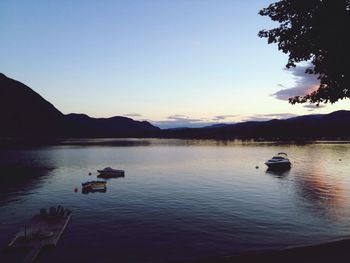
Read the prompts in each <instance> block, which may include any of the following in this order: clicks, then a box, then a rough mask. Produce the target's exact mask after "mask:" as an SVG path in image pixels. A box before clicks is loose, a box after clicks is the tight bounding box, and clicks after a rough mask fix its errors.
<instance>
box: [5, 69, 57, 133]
mask: <svg viewBox="0 0 350 263" xmlns="http://www.w3.org/2000/svg"><path fill="white" fill-rule="evenodd" d="M63 119H64V115H63V114H62V113H61V112H60V111H59V110H57V109H56V108H55V107H54V106H53V105H52V104H51V103H50V102H48V101H46V100H45V99H44V98H42V97H41V96H40V95H39V94H38V93H36V92H35V91H33V90H32V89H31V88H29V87H28V86H26V85H24V84H22V83H21V82H18V81H16V80H13V79H10V78H8V77H6V76H5V75H4V74H1V73H0V123H1V129H0V136H22V135H26V136H33V135H36V136H41V135H46V134H57V135H58V134H59V133H60V128H61V127H62V122H63Z"/></svg>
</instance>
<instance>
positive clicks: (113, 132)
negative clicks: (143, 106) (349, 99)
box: [0, 73, 350, 139]
mask: <svg viewBox="0 0 350 263" xmlns="http://www.w3.org/2000/svg"><path fill="white" fill-rule="evenodd" d="M0 123H1V129H0V137H39V138H42V137H45V136H46V137H158V138H195V139H207V138H208V139H209V138H211V139H233V138H242V139H249V138H257V139H258V138H261V139H322V138H332V139H337V138H350V111H336V112H333V113H330V114H324V115H323V114H315V115H305V116H299V117H293V118H290V119H286V120H270V121H261V122H258V121H250V122H242V123H236V124H219V125H212V126H209V127H204V128H177V129H168V130H160V129H159V128H157V127H155V126H153V125H152V124H150V123H149V122H146V121H135V120H132V119H130V118H126V117H112V118H91V117H89V116H87V115H84V114H68V115H64V114H62V113H61V112H60V111H59V110H57V109H56V108H55V107H54V106H53V105H52V104H51V103H49V102H48V101H46V100H45V99H43V98H42V97H41V96H40V95H39V94H37V93H36V92H34V91H33V90H32V89H30V88H29V87H27V86H26V85H24V84H22V83H20V82H18V81H15V80H13V79H10V78H7V77H6V76H5V75H3V74H1V73H0Z"/></svg>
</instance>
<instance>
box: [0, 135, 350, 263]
mask: <svg viewBox="0 0 350 263" xmlns="http://www.w3.org/2000/svg"><path fill="white" fill-rule="evenodd" d="M278 152H286V153H288V156H289V158H290V160H291V162H292V164H293V167H292V169H291V170H289V171H287V172H284V173H276V172H274V173H273V172H267V171H266V167H265V165H264V161H266V160H267V159H269V158H271V157H272V156H273V155H274V154H276V153H278ZM106 166H111V167H114V168H119V169H124V170H125V177H124V178H113V179H109V180H107V191H106V192H105V193H89V194H82V192H81V183H82V182H85V181H88V180H96V176H97V171H96V170H97V169H101V168H104V167H106ZM256 166H258V167H256ZM0 168H1V169H0V178H1V185H0V233H1V234H0V246H1V248H3V247H5V246H6V244H7V243H8V242H9V241H10V240H11V238H12V237H13V235H14V234H15V233H16V232H17V231H18V230H19V229H20V228H21V227H23V225H24V224H25V222H26V221H28V219H30V218H31V216H32V215H33V214H35V213H38V212H39V209H40V208H42V207H46V208H48V207H50V206H55V205H58V204H60V205H63V206H65V207H68V208H70V209H71V210H72V211H73V217H72V220H71V222H70V224H69V225H68V228H67V229H66V231H65V232H64V234H63V237H62V239H61V240H60V242H59V243H58V246H57V247H56V248H55V249H53V250H49V251H47V252H44V253H42V254H41V255H40V257H39V258H38V262H166V261H170V260H191V259H199V258H206V257H216V256H225V255H233V254H237V253H243V252H249V251H257V250H275V249H280V248H285V247H289V246H301V245H307V244H316V243H321V242H326V241H332V240H337V239H343V238H349V237H350V144H349V143H347V142H312V143H303V144H301V143H300V144H293V143H276V142H242V141H230V142H227V141H212V140H203V141H201V140H165V139H120V140H115V139H114V140H109V139H96V140H77V141H63V142H62V144H60V145H54V146H42V147H31V148H25V149H19V148H17V149H2V150H0ZM90 172H91V173H92V174H91V176H89V173H90ZM75 187H78V192H75V191H74V188H75ZM21 257H23V254H21V255H19V254H16V253H9V252H5V251H1V252H0V261H1V262H17V261H16V260H20V259H21Z"/></svg>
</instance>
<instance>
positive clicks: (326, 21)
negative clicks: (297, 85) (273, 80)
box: [258, 0, 350, 105]
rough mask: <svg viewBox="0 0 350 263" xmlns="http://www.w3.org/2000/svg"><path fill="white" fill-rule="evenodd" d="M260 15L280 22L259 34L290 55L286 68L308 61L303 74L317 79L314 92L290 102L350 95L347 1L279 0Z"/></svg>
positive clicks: (349, 0) (349, 4)
mask: <svg viewBox="0 0 350 263" xmlns="http://www.w3.org/2000/svg"><path fill="white" fill-rule="evenodd" d="M259 14H260V15H262V16H268V17H270V18H271V19H272V20H273V21H276V22H278V23H279V27H277V28H274V29H270V30H261V31H260V32H259V34H258V35H259V36H260V37H266V38H267V40H268V43H269V44H271V43H277V44H278V49H279V50H281V51H283V52H284V53H287V54H288V55H289V58H288V63H287V64H286V67H287V68H290V67H295V66H296V64H297V63H300V62H304V61H307V62H309V63H310V67H308V68H307V69H306V73H307V74H316V75H318V79H319V80H320V86H319V87H318V89H317V90H316V91H314V92H312V93H310V94H307V95H305V96H296V97H292V98H290V99H289V102H290V103H292V104H295V103H305V102H310V103H316V104H317V105H318V104H319V103H327V102H330V103H334V102H336V101H338V100H339V99H344V98H350V86H349V77H350V76H349V75H350V74H349V71H350V52H349V50H350V0H281V1H278V2H276V3H273V4H270V5H269V6H268V7H266V8H264V9H262V10H260V12H259Z"/></svg>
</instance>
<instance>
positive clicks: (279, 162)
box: [265, 153, 292, 170]
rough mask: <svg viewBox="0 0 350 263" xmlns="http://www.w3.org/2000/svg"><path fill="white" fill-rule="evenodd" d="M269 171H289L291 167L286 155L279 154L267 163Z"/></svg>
mask: <svg viewBox="0 0 350 263" xmlns="http://www.w3.org/2000/svg"><path fill="white" fill-rule="evenodd" d="M265 164H266V165H267V167H268V169H269V170H288V169H290V167H291V165H292V164H291V162H290V161H289V159H288V157H287V154H286V153H278V154H277V155H275V156H273V157H272V158H271V159H270V160H267V161H266V162H265Z"/></svg>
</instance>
